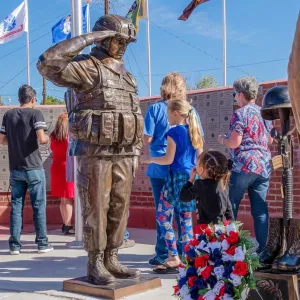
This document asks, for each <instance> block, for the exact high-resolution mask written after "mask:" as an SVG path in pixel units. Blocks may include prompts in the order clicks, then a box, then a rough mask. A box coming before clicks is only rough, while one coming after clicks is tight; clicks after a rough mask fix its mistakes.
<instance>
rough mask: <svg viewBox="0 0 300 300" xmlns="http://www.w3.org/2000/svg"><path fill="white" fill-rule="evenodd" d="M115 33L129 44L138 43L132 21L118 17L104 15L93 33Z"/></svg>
mask: <svg viewBox="0 0 300 300" xmlns="http://www.w3.org/2000/svg"><path fill="white" fill-rule="evenodd" d="M107 30H111V31H115V32H117V33H118V35H120V36H122V37H124V38H125V39H126V40H127V41H128V43H130V42H135V41H136V30H135V27H134V25H133V24H132V21H131V19H128V18H124V17H121V16H117V15H104V16H102V17H100V18H99V19H98V21H97V22H96V24H95V25H94V27H93V31H107Z"/></svg>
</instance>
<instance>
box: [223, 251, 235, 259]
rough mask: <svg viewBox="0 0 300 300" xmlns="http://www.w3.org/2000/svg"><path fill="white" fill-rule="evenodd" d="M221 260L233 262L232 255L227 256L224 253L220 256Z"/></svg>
mask: <svg viewBox="0 0 300 300" xmlns="http://www.w3.org/2000/svg"><path fill="white" fill-rule="evenodd" d="M222 260H224V261H233V260H234V258H233V256H232V255H229V254H227V253H225V252H224V253H223V255H222Z"/></svg>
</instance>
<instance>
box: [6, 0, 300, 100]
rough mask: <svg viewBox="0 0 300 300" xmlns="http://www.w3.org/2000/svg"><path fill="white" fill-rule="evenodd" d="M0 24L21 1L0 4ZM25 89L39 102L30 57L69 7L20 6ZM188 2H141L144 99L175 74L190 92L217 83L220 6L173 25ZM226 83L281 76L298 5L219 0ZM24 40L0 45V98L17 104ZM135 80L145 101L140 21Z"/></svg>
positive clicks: (50, 1) (124, 2)
mask: <svg viewBox="0 0 300 300" xmlns="http://www.w3.org/2000/svg"><path fill="white" fill-rule="evenodd" d="M133 1H134V0H111V4H110V12H111V13H116V14H119V15H123V16H125V15H126V13H127V11H128V10H129V8H130V6H131V5H132V3H133ZM1 2H4V3H1V10H0V20H3V19H4V18H5V17H6V16H7V15H9V14H10V13H11V12H12V11H13V10H14V9H15V8H16V7H17V6H18V5H19V4H20V3H21V2H22V1H21V0H10V1H1ZM28 2H29V30H30V42H31V44H30V57H31V61H32V64H31V69H30V70H31V85H32V86H33V87H34V88H35V89H36V90H37V92H38V102H40V101H41V99H42V96H41V92H42V78H41V76H40V74H39V73H38V71H37V69H36V62H37V59H38V57H39V56H40V55H41V54H42V53H43V52H44V51H45V50H46V49H47V48H49V47H50V46H52V38H51V28H52V26H53V25H54V24H55V23H57V22H58V21H59V20H60V19H61V18H62V17H63V16H67V15H69V14H70V0H28ZM189 2H190V0H149V6H150V20H151V25H150V36H151V68H152V95H158V94H159V88H160V83H161V80H162V78H163V77H164V76H165V75H166V74H167V73H168V72H172V71H176V72H180V73H182V75H183V76H184V77H185V78H187V80H188V82H189V84H190V85H193V84H195V82H196V81H197V80H199V79H200V78H201V77H202V76H204V75H212V76H214V77H215V79H216V80H217V81H218V83H219V85H220V86H222V85H223V81H222V56H223V53H222V49H223V48H222V47H223V46H222V0H210V1H208V2H206V3H204V4H202V5H199V6H198V7H197V8H196V10H195V11H194V13H193V14H192V16H191V17H190V18H189V20H188V21H186V22H184V21H179V20H177V19H178V17H179V16H180V15H181V13H182V11H183V9H184V8H185V7H186V6H187V5H188V4H189ZM226 2H227V4H226V8H227V64H228V69H227V84H228V85H231V84H232V82H233V81H234V80H235V79H236V78H238V77H241V76H245V75H253V76H255V77H256V78H257V79H258V81H260V82H262V81H269V80H276V79H283V78H286V77H287V71H286V69H287V63H288V57H289V54H290V51H291V46H292V42H293V36H294V32H295V25H296V21H297V16H298V13H299V8H300V4H299V0H288V1H282V0H263V1H261V0H251V1H249V0H227V1H226ZM103 11H104V7H103V0H93V5H92V7H91V24H92V26H93V24H94V23H95V21H96V20H97V18H99V17H100V16H102V15H103ZM25 44H26V38H25V35H24V36H22V37H21V38H20V39H18V40H15V41H12V42H10V43H7V44H4V45H0V96H2V97H3V102H4V104H8V103H9V102H8V101H9V100H8V99H10V100H11V102H10V104H17V91H18V88H19V87H20V86H21V85H22V84H25V83H26V80H27V79H26V69H25V68H26V49H25ZM124 60H125V63H126V66H127V69H128V71H130V72H131V73H132V74H133V75H134V76H135V77H136V78H137V81H138V88H139V95H140V97H145V96H147V95H148V87H147V85H148V75H147V74H148V65H147V43H146V21H145V20H140V31H139V33H138V41H137V43H134V44H131V45H130V47H129V48H128V49H127V53H126V55H125V57H124ZM64 92H65V89H62V88H58V87H56V86H54V85H53V84H51V83H50V82H47V93H48V95H51V96H54V97H57V98H60V99H63V96H64Z"/></svg>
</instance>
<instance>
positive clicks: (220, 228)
mask: <svg viewBox="0 0 300 300" xmlns="http://www.w3.org/2000/svg"><path fill="white" fill-rule="evenodd" d="M214 228H215V229H214V230H215V232H217V231H221V232H222V233H225V232H226V229H225V226H224V225H221V224H216V225H214Z"/></svg>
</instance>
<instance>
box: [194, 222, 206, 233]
mask: <svg viewBox="0 0 300 300" xmlns="http://www.w3.org/2000/svg"><path fill="white" fill-rule="evenodd" d="M207 227H208V225H207V224H198V225H197V226H196V229H195V233H196V234H203V233H204V231H205V229H206V228H207Z"/></svg>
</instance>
